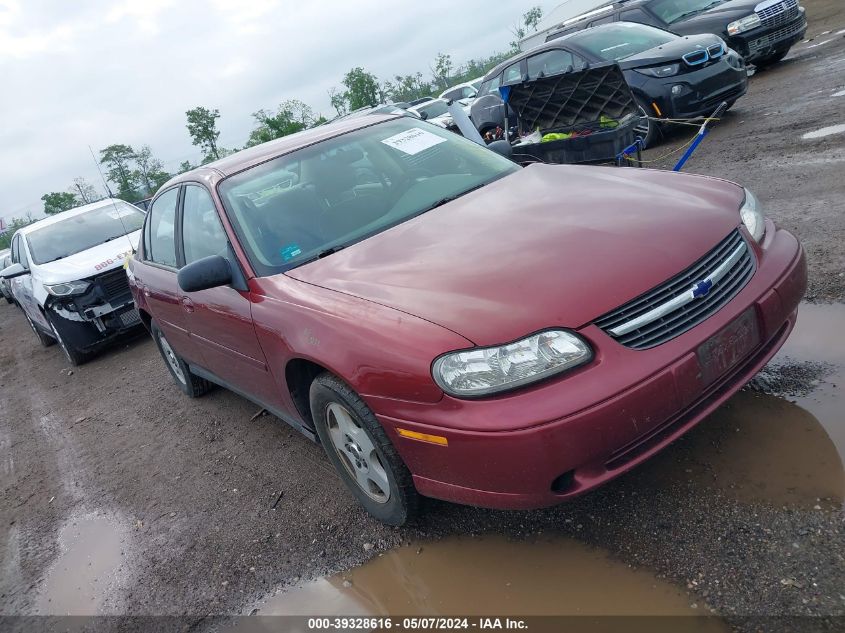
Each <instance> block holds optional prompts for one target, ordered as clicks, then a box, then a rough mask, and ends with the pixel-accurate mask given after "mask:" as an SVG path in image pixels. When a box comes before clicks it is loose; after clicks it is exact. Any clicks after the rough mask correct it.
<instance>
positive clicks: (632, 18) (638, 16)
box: [619, 9, 665, 28]
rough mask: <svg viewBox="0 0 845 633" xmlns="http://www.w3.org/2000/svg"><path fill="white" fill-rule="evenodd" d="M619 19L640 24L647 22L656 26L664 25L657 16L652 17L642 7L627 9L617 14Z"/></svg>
mask: <svg viewBox="0 0 845 633" xmlns="http://www.w3.org/2000/svg"><path fill="white" fill-rule="evenodd" d="M619 19H620V20H622V21H623V22H639V23H640V24H649V25H651V26H656V27H658V28H663V27H664V26H665V25H664V24H662V23H661V22H660V20H658V19H657V18H654V17H652V16H651V15H649V14H648V13H646V12H645V11H643V10H642V9H628V10H627V11H623V12H622V13H620V14H619Z"/></svg>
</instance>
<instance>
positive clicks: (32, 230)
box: [0, 198, 144, 365]
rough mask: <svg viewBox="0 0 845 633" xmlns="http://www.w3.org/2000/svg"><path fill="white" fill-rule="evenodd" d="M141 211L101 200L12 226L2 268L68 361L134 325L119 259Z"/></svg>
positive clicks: (40, 329)
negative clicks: (7, 255)
mask: <svg viewBox="0 0 845 633" xmlns="http://www.w3.org/2000/svg"><path fill="white" fill-rule="evenodd" d="M143 223H144V212H143V211H141V209H139V208H138V207H135V206H133V205H131V204H129V203H127V202H124V201H123V200H114V199H108V198H107V199H105V200H100V201H99V202H94V203H92V204H87V205H85V206H82V207H78V208H76V209H71V210H70V211H64V212H62V213H58V214H56V215H53V216H50V217H48V218H45V219H43V220H39V221H37V222H34V223H32V224H30V225H29V226H25V227H23V228H22V229H18V231H16V232H15V234H14V236H13V237H12V253H11V255H12V264H11V265H10V266H8V267H7V268H5V269H3V270H2V271H0V277H3V278H4V279H7V280H9V282H10V286H11V292H12V295H13V297H14V299H15V301H16V302H17V303H18V305H20V307H21V308H22V309H23V312H24V315H25V316H26V319H27V321H29V325H30V327H31V328H32V331H33V332H35V335H36V336H37V337H38V339H39V341H40V342H41V344H42V345H44V346H45V347H46V346H48V345H52V344H53V343H54V342H58V343H59V345H60V346H61V348H62V350H63V351H64V353H65V355H66V356H67V359H68V360H69V361H70V363H71V364H73V365H79V364H80V363H83V362H85V361H86V360H87V359H88V358H89V357H90V355H91V353H92V352H94V351H95V350H96V348H97V347H99V346H101V345H102V344H103V343H105V342H107V341H109V340H111V339H113V338H115V337H116V336H118V335H120V334H121V333H122V332H124V331H126V330H128V329H130V328H132V327H134V326H136V325H139V324H140V318H139V317H138V311H137V310H136V309H135V306H134V303H133V301H132V294H131V292H130V291H129V282H128V279H127V277H126V271H125V270H124V268H123V264H124V263H125V261H126V258H127V257H129V256H130V255H131V254H132V253H133V252H134V251H135V249H136V248H137V246H138V238H139V237H140V235H141V226H142V225H143Z"/></svg>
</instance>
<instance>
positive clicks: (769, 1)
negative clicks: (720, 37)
mask: <svg viewBox="0 0 845 633" xmlns="http://www.w3.org/2000/svg"><path fill="white" fill-rule="evenodd" d="M781 1H782V0H764V1H763V2H761V1H760V0H729V1H728V2H723V3H722V4H720V5H717V6H715V7H713V8H712V9H708V10H707V11H703V12H702V13H697V14H695V15H692V16H690V17H688V18H686V19H684V20H681V21H679V22H674V23H672V24H670V25H669V29H670V30H673V31H674V30H675V27H683V28H684V30H685V31H687V32H692V31H689V29H690V28H691V27H692V26H693V25H695V24H696V23H697V22H702V23H704V22H706V23H711V22H713V21H714V20H724V21H725V26H727V24H728V22H731V21H733V20H736V19H739V18H742V17H745V16H746V15H748V14H750V13H754V9H755V7H757V6H758V5H759V6H760V8H761V9H762V8H765V7H766V6H770V5H773V4H777V3H778V2H781Z"/></svg>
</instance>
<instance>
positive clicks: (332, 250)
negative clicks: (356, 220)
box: [314, 244, 346, 259]
mask: <svg viewBox="0 0 845 633" xmlns="http://www.w3.org/2000/svg"><path fill="white" fill-rule="evenodd" d="M344 248H346V244H341V245H340V246H330V247H329V248H326V249H323V250H321V251H320V252H319V253H317V256H316V257H314V259H323V258H324V257H328V256H329V255H333V254H334V253H337V252H338V251H341V250H343V249H344Z"/></svg>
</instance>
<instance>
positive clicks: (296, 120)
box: [246, 99, 316, 147]
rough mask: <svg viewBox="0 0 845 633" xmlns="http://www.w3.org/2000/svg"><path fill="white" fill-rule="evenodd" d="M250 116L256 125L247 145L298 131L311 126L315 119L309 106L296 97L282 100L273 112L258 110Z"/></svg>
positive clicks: (264, 141) (258, 143)
mask: <svg viewBox="0 0 845 633" xmlns="http://www.w3.org/2000/svg"><path fill="white" fill-rule="evenodd" d="M252 116H253V117H255V122H256V123H257V126H256V128H255V129H254V130H253V131H252V132H251V133H250V135H249V140H248V141H247V143H246V146H247V147H252V146H253V145H260V144H261V143H266V142H267V141H272V140H273V139H276V138H281V137H283V136H287V135H288V134H294V133H295V132H300V131H302V130H305V129H307V128H309V127H312V126H313V125H314V122H315V120H316V119H315V118H314V111H313V110H312V109H311V107H310V106H308V105H306V104H304V103H303V102H302V101H299V100H298V99H288V100H287V101H283V102H282V103H281V105H279V108H278V109H277V110H276V113H275V114H273V113H270V112H268V111H267V110H259V111H258V112H253V113H252Z"/></svg>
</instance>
